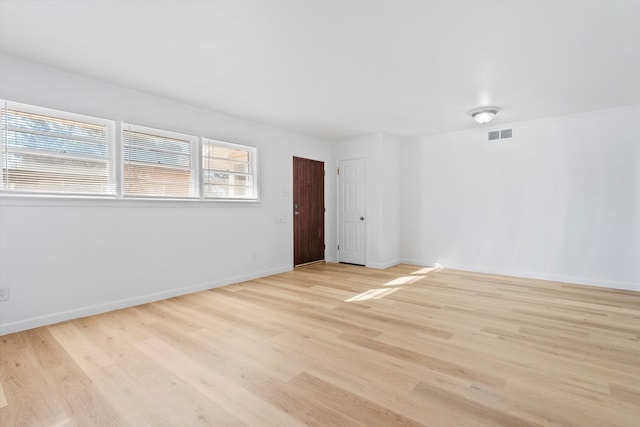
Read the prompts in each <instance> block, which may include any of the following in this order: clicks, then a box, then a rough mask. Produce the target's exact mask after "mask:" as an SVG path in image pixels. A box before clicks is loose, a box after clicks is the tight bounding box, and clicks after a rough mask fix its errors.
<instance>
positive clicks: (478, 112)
mask: <svg viewBox="0 0 640 427" xmlns="http://www.w3.org/2000/svg"><path fill="white" fill-rule="evenodd" d="M498 111H500V108H499V107H480V108H475V109H473V110H471V111H469V114H470V115H471V117H473V120H475V121H476V122H478V123H481V124H483V123H489V122H490V121H491V120H493V117H494V116H495V115H496V114H498Z"/></svg>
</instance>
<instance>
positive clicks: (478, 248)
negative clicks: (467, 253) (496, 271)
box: [473, 246, 480, 256]
mask: <svg viewBox="0 0 640 427" xmlns="http://www.w3.org/2000/svg"><path fill="white" fill-rule="evenodd" d="M473 253H474V255H476V256H477V255H480V247H479V246H476V247H475V248H474V249H473Z"/></svg>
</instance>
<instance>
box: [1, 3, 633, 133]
mask: <svg viewBox="0 0 640 427" xmlns="http://www.w3.org/2000/svg"><path fill="white" fill-rule="evenodd" d="M0 52H4V53H7V54H10V55H14V56H18V57H21V58H25V59H28V60H32V61H36V62H40V63H44V64H47V65H51V66H55V67H59V68H62V69H65V70H69V71H72V72H76V73H80V74H83V75H87V76H89V77H93V78H97V79H100V80H104V81H108V82H111V83H115V84H118V85H121V86H125V87H129V88H134V89H138V90H141V91H145V92H149V93H152V94H156V95H160V96H163V97H167V98H171V99H174V100H177V101H181V102H185V103H189V104H192V105H195V106H198V107H204V108H207V109H209V110H212V111H216V112H219V113H223V114H227V115H231V116H235V117H239V118H244V119H248V120H251V121H255V122H259V123H262V124H265V125H268V126H273V127H278V128H282V129H287V130H291V131H294V132H298V133H303V134H307V135H313V136H317V137H321V138H340V137H346V136H351V135H360V134H370V133H379V132H386V133H391V134H396V135H404V136H416V135H422V134H429V133H439V132H444V131H452V130H461V129H467V128H472V127H474V126H479V125H476V124H475V123H473V122H472V120H471V118H470V117H469V116H468V115H467V112H468V111H469V110H471V109H472V108H474V107H478V106H480V105H486V104H494V105H498V106H500V107H502V109H503V111H502V112H501V113H500V114H499V115H498V116H497V118H496V121H497V122H498V123H500V122H505V123H506V122H512V121H520V120H528V119H535V118H542V117H549V116H557V115H563V114H568V113H577V112H583V111H590V110H597V109H603V108H611V107H618V106H623V105H629V104H640V83H639V82H638V78H639V77H640V0H606V1H605V0H536V1H531V0H526V1H525V0H482V1H478V0H466V1H463V0H458V1H456V0H441V1H434V0H431V1H429V0H219V1H216V0H210V1H205V0H173V1H162V0H156V1H141V0H138V1H136V0H129V1H124V0H123V1H117V0H111V1H97V0H85V1H58V0H48V1H44V0H41V1H28V0H21V1H12V0H0Z"/></svg>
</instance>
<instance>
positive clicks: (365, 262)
mask: <svg viewBox="0 0 640 427" xmlns="http://www.w3.org/2000/svg"><path fill="white" fill-rule="evenodd" d="M348 160H362V162H363V163H364V175H365V176H364V185H365V187H364V203H363V204H364V214H365V218H366V219H367V220H366V221H365V222H364V242H363V245H362V247H363V250H364V266H365V267H366V265H367V256H368V254H369V251H368V250H367V241H368V239H367V236H368V234H369V231H368V230H369V227H368V226H367V224H368V223H369V221H368V218H369V214H368V211H367V158H366V157H349V158H346V159H338V160H337V161H336V259H337V260H338V263H340V250H338V248H337V245H339V244H340V226H341V224H342V220H341V217H342V215H340V199H341V197H340V196H341V195H342V191H341V189H340V177H339V176H338V169H339V168H340V162H344V161H348Z"/></svg>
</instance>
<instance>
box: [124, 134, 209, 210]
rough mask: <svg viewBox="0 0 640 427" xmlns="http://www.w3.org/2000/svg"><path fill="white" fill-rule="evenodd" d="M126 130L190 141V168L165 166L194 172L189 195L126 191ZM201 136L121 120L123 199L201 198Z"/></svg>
mask: <svg viewBox="0 0 640 427" xmlns="http://www.w3.org/2000/svg"><path fill="white" fill-rule="evenodd" d="M126 131H130V132H137V133H143V134H148V135H154V136H159V137H165V138H172V139H178V140H183V141H189V144H190V148H191V152H190V155H189V160H190V162H191V166H190V168H181V167H174V166H165V167H167V169H178V170H180V169H181V170H190V171H191V174H192V178H191V180H192V184H193V189H192V192H191V195H189V196H170V195H152V194H132V193H127V192H125V165H126V163H127V161H126V159H125V145H126V144H125V138H124V133H125V132H126ZM199 140H200V138H199V137H197V136H195V135H189V134H185V133H179V132H173V131H169V130H165V129H158V128H153V127H148V126H141V125H136V124H132V123H126V122H120V143H119V144H118V147H119V149H120V167H119V171H120V177H119V182H118V185H119V194H120V197H121V198H122V199H150V200H159V199H160V200H161V199H165V200H199V199H201V186H202V185H201V181H202V179H201V177H200V174H199V169H200V165H199V158H200V156H199V155H198V152H199V148H200V144H199V142H200V141H199Z"/></svg>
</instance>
